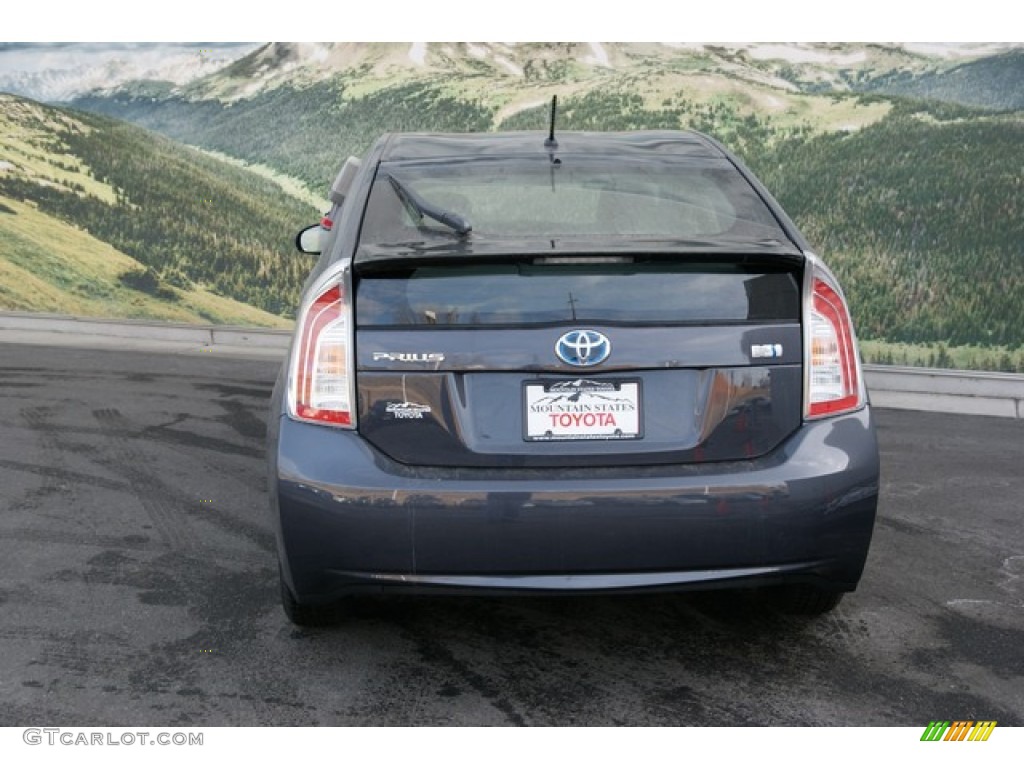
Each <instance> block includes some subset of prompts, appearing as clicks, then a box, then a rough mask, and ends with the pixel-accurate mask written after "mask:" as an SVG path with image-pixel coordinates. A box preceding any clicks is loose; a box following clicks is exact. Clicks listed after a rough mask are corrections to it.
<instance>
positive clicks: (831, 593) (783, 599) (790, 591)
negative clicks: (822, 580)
mask: <svg viewBox="0 0 1024 768" xmlns="http://www.w3.org/2000/svg"><path fill="white" fill-rule="evenodd" d="M845 594H846V593H845V592H838V591H836V590H834V589H825V588H823V587H816V586H813V585H811V584H791V585H788V586H785V587H781V588H779V589H778V590H777V592H776V594H775V595H774V597H775V599H776V601H777V605H778V608H779V610H780V611H782V612H783V613H788V614H791V615H793V616H821V615H823V614H826V613H828V612H829V611H831V610H832V609H834V608H835V607H836V606H837V605H839V603H840V602H841V601H842V599H843V595H845Z"/></svg>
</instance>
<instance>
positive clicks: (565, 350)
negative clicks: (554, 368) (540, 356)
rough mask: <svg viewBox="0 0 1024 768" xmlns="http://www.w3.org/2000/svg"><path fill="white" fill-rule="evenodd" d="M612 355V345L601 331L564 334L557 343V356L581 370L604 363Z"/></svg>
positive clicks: (580, 331)
mask: <svg viewBox="0 0 1024 768" xmlns="http://www.w3.org/2000/svg"><path fill="white" fill-rule="evenodd" d="M611 353H612V343H611V341H609V340H608V337H607V336H605V335H604V334H603V333H600V332H599V331H590V330H582V329H581V330H577V331H569V332H568V333H563V334H562V335H561V336H560V337H559V339H558V341H557V342H555V354H556V355H558V358H559V359H560V360H561V361H562V362H564V363H568V364H569V365H577V366H580V367H581V368H584V367H587V366H591V365H597V364H598V363H603V362H604V361H605V360H607V359H608V356H609V355H610V354H611Z"/></svg>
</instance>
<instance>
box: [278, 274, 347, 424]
mask: <svg viewBox="0 0 1024 768" xmlns="http://www.w3.org/2000/svg"><path fill="white" fill-rule="evenodd" d="M349 322H350V320H349V312H348V306H347V302H346V299H345V290H344V288H343V287H342V286H341V285H334V286H332V287H330V288H328V289H327V290H325V291H324V292H323V293H321V294H320V295H319V296H318V297H317V298H316V300H314V301H313V303H312V304H310V305H309V307H308V308H307V309H306V312H305V313H304V314H303V316H302V320H301V323H302V325H301V330H300V332H299V337H298V348H297V349H296V350H295V361H294V363H293V365H294V367H293V369H292V380H291V388H290V391H289V410H290V411H291V415H292V416H294V417H295V418H298V419H301V420H303V421H311V422H314V423H317V424H327V425H331V426H336V427H348V428H352V427H354V426H355V418H354V414H353V412H352V402H353V400H354V398H353V395H352V384H353V382H352V375H351V370H350V365H351V361H350V358H349V351H350V346H349V345H350V335H351V334H350V331H351V328H350V326H349Z"/></svg>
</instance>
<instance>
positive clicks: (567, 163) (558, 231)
mask: <svg viewBox="0 0 1024 768" xmlns="http://www.w3.org/2000/svg"><path fill="white" fill-rule="evenodd" d="M391 176H393V177H394V178H395V179H396V180H397V181H398V182H400V184H401V185H402V186H404V187H406V188H408V189H410V190H411V191H412V192H413V193H414V194H416V195H418V196H419V197H420V198H421V199H423V200H425V201H428V202H429V203H431V204H432V205H435V206H437V207H439V208H442V209H444V210H447V211H451V212H453V213H456V214H458V215H460V216H461V217H462V218H464V219H466V220H467V221H468V222H469V223H470V224H471V225H472V228H473V231H472V235H471V237H473V238H485V239H501V238H516V239H522V238H531V237H537V238H545V237H553V238H555V237H600V238H609V239H611V240H614V239H616V238H646V239H672V240H687V241H700V242H706V243H716V242H726V243H728V242H736V241H748V242H749V241H766V240H772V241H777V242H787V240H786V237H785V235H784V233H783V232H782V231H781V229H780V227H779V225H778V223H777V222H776V220H775V219H774V217H773V216H772V214H771V212H770V211H769V210H768V208H767V207H766V206H765V204H764V202H763V201H762V200H761V199H760V198H759V197H758V196H757V194H756V193H755V192H754V190H753V189H752V188H751V187H750V185H749V184H748V183H747V181H746V180H745V179H744V178H743V177H742V176H741V175H740V174H739V172H738V171H737V170H736V169H735V168H734V167H733V166H732V165H730V164H729V163H727V162H726V161H724V160H722V161H720V160H714V159H694V158H686V157H678V156H667V157H665V158H659V159H656V160H636V159H633V158H630V159H629V161H628V162H626V161H624V160H621V159H608V158H593V157H582V156H566V157H565V158H564V159H562V162H561V163H560V164H558V165H555V164H553V163H552V162H551V161H550V160H548V159H547V157H546V156H545V157H544V158H542V159H535V158H511V159H473V160H462V161H460V160H457V159H453V160H447V161H445V162H443V163H441V162H436V161H435V162H417V163H384V164H382V165H381V168H380V170H379V171H378V174H377V179H376V181H375V182H374V186H373V190H372V192H371V195H370V199H369V201H368V204H367V209H366V215H365V217H364V219H363V226H362V231H361V234H360V244H361V245H376V246H387V245H402V244H406V243H413V242H422V241H423V240H424V239H428V240H429V239H431V238H436V237H449V238H450V237H451V236H452V232H451V230H450V229H448V228H446V227H445V226H444V225H441V224H438V223H437V222H436V221H433V220H432V219H430V218H426V217H425V218H423V219H422V220H419V221H417V220H416V217H415V216H413V215H411V214H410V211H409V210H408V208H407V207H406V206H403V204H402V201H401V200H400V199H399V195H398V193H397V192H396V190H395V188H394V186H393V185H392V183H391V181H390V178H389V177H391Z"/></svg>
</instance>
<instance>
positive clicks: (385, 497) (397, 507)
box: [269, 408, 879, 602]
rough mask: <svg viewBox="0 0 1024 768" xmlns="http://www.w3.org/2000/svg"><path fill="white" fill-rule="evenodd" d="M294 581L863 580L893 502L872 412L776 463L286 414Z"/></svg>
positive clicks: (283, 499)
mask: <svg viewBox="0 0 1024 768" xmlns="http://www.w3.org/2000/svg"><path fill="white" fill-rule="evenodd" d="M269 462H270V473H271V474H270V479H271V494H270V495H271V509H272V513H273V514H274V516H275V524H276V527H277V534H278V537H277V540H278V552H279V555H280V558H281V563H282V570H283V575H284V578H285V581H286V582H287V584H288V585H289V587H290V588H291V589H292V591H293V593H294V594H295V595H296V596H297V598H298V599H299V600H301V601H305V602H313V601H317V600H329V599H332V598H334V597H337V596H340V595H343V594H346V593H354V592H362V591H386V590H387V591H390V590H396V591H415V592H431V593H433V592H445V593H465V592H495V593H531V592H543V593H561V592H600V591H608V590H620V591H646V590H665V589H673V590H674V589H692V588H711V587H722V586H737V587H738V586H755V585H762V584H771V583H782V582H787V581H815V582H818V583H820V584H822V585H826V586H829V587H831V588H833V589H839V590H851V589H853V588H855V586H856V584H857V581H858V580H859V579H860V575H861V571H862V570H863V566H864V561H865V558H866V556H867V551H868V546H869V544H870V540H871V532H872V528H873V525H874V518H875V509H876V506H877V500H878V473H879V470H878V448H877V443H876V440H875V433H874V428H873V424H872V418H871V411H870V408H866V409H864V410H862V411H859V412H857V413H854V414H850V415H847V416H843V417H839V418H835V419H826V420H822V421H818V422H813V423H810V424H806V425H803V426H801V427H800V429H798V430H797V431H796V432H795V433H793V435H791V436H790V437H789V438H788V439H787V440H785V441H784V442H783V443H782V444H781V445H780V446H779V447H778V448H777V449H776V450H775V451H773V452H772V453H770V454H768V455H767V456H763V457H761V458H759V459H755V460H750V461H743V462H722V463H713V464H700V465H671V466H659V467H621V468H618V467H616V468H600V469H569V470H565V469H561V470H548V469H544V470H539V469H500V470H497V469H495V470H489V469H473V470H458V469H441V468H427V467H408V466H405V465H401V464H397V463H396V462H393V461H391V460H390V459H388V458H387V457H385V456H383V455H382V454H380V453H379V452H377V451H375V450H374V449H373V448H371V447H370V446H369V445H368V444H367V443H366V442H365V441H364V440H362V439H361V438H360V437H359V435H358V434H356V433H352V432H348V431H343V430H336V429H333V428H329V427H320V426H315V425H310V424H303V423H298V422H295V421H292V420H291V419H288V418H287V417H282V418H281V419H280V420H279V421H278V422H276V423H274V424H273V426H272V428H271V434H270V442H269Z"/></svg>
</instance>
